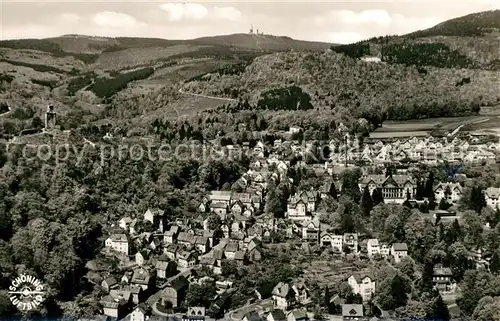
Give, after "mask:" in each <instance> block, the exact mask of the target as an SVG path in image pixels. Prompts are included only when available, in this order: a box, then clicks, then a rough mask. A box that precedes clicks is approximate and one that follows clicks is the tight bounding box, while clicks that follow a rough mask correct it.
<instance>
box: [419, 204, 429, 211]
mask: <svg viewBox="0 0 500 321" xmlns="http://www.w3.org/2000/svg"><path fill="white" fill-rule="evenodd" d="M420 212H422V213H429V203H427V201H424V202H423V203H422V204H421V205H420Z"/></svg>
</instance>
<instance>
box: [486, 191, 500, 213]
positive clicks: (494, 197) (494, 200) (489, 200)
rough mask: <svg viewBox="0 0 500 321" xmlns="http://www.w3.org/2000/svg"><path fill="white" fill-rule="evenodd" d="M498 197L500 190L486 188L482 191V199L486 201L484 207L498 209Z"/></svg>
mask: <svg viewBox="0 0 500 321" xmlns="http://www.w3.org/2000/svg"><path fill="white" fill-rule="evenodd" d="M499 197H500V188H498V187H488V188H487V189H486V190H485V191H484V199H485V200H486V205H487V206H489V207H491V208H492V209H494V210H495V209H497V208H498V207H499Z"/></svg>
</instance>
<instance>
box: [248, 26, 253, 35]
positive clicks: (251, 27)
mask: <svg viewBox="0 0 500 321" xmlns="http://www.w3.org/2000/svg"><path fill="white" fill-rule="evenodd" d="M249 34H253V25H250V32H249Z"/></svg>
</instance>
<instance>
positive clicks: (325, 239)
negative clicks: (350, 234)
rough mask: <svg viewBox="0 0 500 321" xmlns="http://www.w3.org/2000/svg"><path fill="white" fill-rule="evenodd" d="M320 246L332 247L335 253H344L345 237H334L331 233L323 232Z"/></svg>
mask: <svg viewBox="0 0 500 321" xmlns="http://www.w3.org/2000/svg"><path fill="white" fill-rule="evenodd" d="M320 245H321V246H326V247H328V246H331V247H332V249H333V251H334V252H337V253H343V249H342V247H343V245H344V236H343V235H334V234H332V233H329V232H326V231H324V232H321V235H320Z"/></svg>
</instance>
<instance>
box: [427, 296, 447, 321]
mask: <svg viewBox="0 0 500 321" xmlns="http://www.w3.org/2000/svg"><path fill="white" fill-rule="evenodd" d="M435 292H437V291H435ZM436 295H437V297H436V299H435V300H434V303H433V304H432V307H431V309H430V311H429V313H428V314H427V318H429V319H431V320H436V321H448V320H450V311H449V310H448V306H447V305H446V303H444V301H443V297H441V294H439V293H436Z"/></svg>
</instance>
